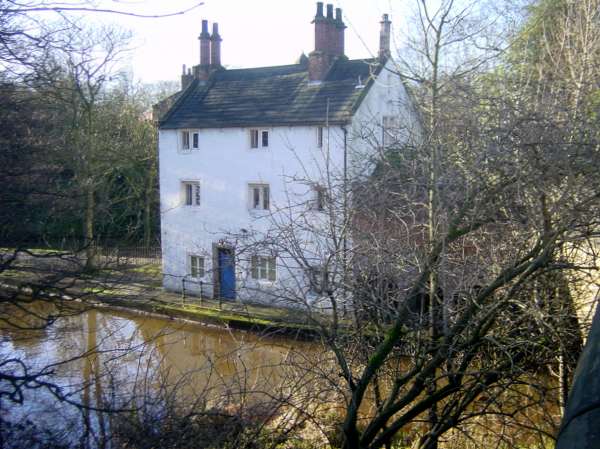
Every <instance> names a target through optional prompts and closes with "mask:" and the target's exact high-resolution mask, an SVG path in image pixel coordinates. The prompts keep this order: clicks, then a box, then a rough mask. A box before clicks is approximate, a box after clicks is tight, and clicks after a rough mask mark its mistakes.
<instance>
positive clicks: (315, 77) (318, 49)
mask: <svg viewBox="0 0 600 449" xmlns="http://www.w3.org/2000/svg"><path fill="white" fill-rule="evenodd" d="M326 14H327V15H326V16H324V15H323V2H317V14H316V15H315V19H314V20H313V22H312V23H314V24H315V49H314V50H313V51H312V52H311V53H310V54H309V55H308V77H309V80H310V81H311V82H319V81H323V80H324V79H325V76H326V75H327V72H328V71H329V68H330V67H331V65H332V64H333V62H334V61H335V59H336V58H338V57H341V56H344V29H345V28H346V26H345V25H344V22H343V21H342V10H341V9H340V8H337V9H336V17H334V16H333V5H332V4H328V5H327V13H326Z"/></svg>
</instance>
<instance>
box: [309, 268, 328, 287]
mask: <svg viewBox="0 0 600 449" xmlns="http://www.w3.org/2000/svg"><path fill="white" fill-rule="evenodd" d="M308 277H309V281H310V290H311V291H312V292H314V293H325V292H326V290H327V283H328V273H327V270H326V269H325V268H324V267H321V266H315V267H310V268H309V270H308Z"/></svg>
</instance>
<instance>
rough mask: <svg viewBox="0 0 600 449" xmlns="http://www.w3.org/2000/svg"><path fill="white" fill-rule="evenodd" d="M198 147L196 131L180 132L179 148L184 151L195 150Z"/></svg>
mask: <svg viewBox="0 0 600 449" xmlns="http://www.w3.org/2000/svg"><path fill="white" fill-rule="evenodd" d="M199 145H200V134H199V133H198V131H189V130H184V131H181V132H180V137H179V148H180V149H181V150H184V151H189V150H197V149H198V148H199Z"/></svg>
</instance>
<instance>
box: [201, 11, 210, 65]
mask: <svg viewBox="0 0 600 449" xmlns="http://www.w3.org/2000/svg"><path fill="white" fill-rule="evenodd" d="M198 39H199V40H200V65H201V66H203V67H208V66H209V65H210V33H209V32H208V20H203V21H202V32H201V33H200V36H198Z"/></svg>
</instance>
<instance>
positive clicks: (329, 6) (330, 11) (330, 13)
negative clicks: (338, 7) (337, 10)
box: [327, 3, 333, 19]
mask: <svg viewBox="0 0 600 449" xmlns="http://www.w3.org/2000/svg"><path fill="white" fill-rule="evenodd" d="M327 18H328V19H333V5H332V4H330V3H328V4H327Z"/></svg>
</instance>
